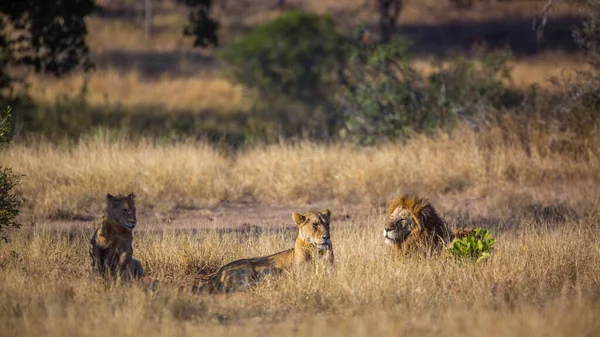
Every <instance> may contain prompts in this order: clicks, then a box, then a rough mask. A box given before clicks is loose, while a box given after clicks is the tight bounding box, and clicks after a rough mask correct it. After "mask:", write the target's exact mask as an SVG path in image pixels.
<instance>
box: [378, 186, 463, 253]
mask: <svg viewBox="0 0 600 337" xmlns="http://www.w3.org/2000/svg"><path fill="white" fill-rule="evenodd" d="M401 210H407V211H408V213H409V214H410V217H411V218H412V219H409V220H412V221H408V222H409V225H407V227H406V228H405V229H404V230H405V232H403V233H404V234H403V235H400V239H398V240H395V241H394V240H390V241H393V243H391V244H392V245H393V246H394V247H395V248H396V249H398V250H399V251H400V252H402V253H405V254H413V253H425V254H426V255H428V254H431V253H436V252H439V251H440V250H441V249H442V248H443V247H445V246H446V244H448V243H450V242H452V241H453V240H455V239H456V238H462V237H464V236H466V235H468V234H472V233H474V231H472V230H459V231H455V232H452V231H450V230H449V229H448V226H447V225H446V223H445V222H444V221H443V220H442V218H441V217H440V216H439V215H438V213H437V211H436V210H435V208H434V207H433V206H432V205H431V203H430V202H429V200H427V199H426V198H421V197H419V196H416V195H404V196H402V197H400V198H398V199H395V200H392V201H391V202H390V205H389V206H388V209H387V221H386V224H385V229H384V235H387V233H386V231H387V230H388V229H394V231H396V229H397V228H399V227H400V226H401V225H400V224H399V223H398V221H399V220H402V218H394V217H393V215H394V214H397V213H400V211H401ZM395 212H396V213H395Z"/></svg>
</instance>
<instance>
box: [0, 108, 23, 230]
mask: <svg viewBox="0 0 600 337" xmlns="http://www.w3.org/2000/svg"><path fill="white" fill-rule="evenodd" d="M10 119H11V115H10V107H8V108H7V109H6V110H4V113H3V114H2V115H0V146H1V147H4V146H6V145H7V144H8V143H9V142H10V139H11V129H10ZM20 179H21V175H19V174H15V173H13V171H12V169H11V168H9V167H2V166H0V239H1V240H4V241H7V236H8V231H10V230H11V229H16V228H19V227H20V224H19V223H18V222H17V221H16V218H17V216H18V215H19V207H20V206H21V204H22V203H23V202H24V201H25V199H24V198H21V197H18V196H17V195H14V194H11V193H12V189H13V188H14V187H15V186H17V185H18V184H19V180H20Z"/></svg>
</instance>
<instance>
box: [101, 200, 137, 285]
mask: <svg viewBox="0 0 600 337" xmlns="http://www.w3.org/2000/svg"><path fill="white" fill-rule="evenodd" d="M134 198H135V194H133V192H132V193H130V194H129V195H127V196H123V195H118V196H112V195H111V194H110V193H108V194H107V195H106V204H107V205H106V211H105V213H104V215H103V216H102V218H101V219H100V222H99V223H98V224H97V225H96V230H95V231H94V235H92V238H91V239H90V258H91V260H92V269H93V270H94V271H96V272H98V273H99V274H100V275H102V276H104V277H115V278H125V279H131V278H141V277H142V276H144V270H143V268H142V264H141V263H140V261H139V260H136V259H134V258H133V257H132V256H133V247H132V245H131V244H132V241H133V234H132V231H133V229H134V228H135V226H136V224H137V219H136V216H135V203H134Z"/></svg>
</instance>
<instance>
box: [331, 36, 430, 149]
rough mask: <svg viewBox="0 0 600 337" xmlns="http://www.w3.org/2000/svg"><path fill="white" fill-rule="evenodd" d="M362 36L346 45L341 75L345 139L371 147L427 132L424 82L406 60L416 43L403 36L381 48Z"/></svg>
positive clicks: (340, 103)
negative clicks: (414, 132) (384, 140)
mask: <svg viewBox="0 0 600 337" xmlns="http://www.w3.org/2000/svg"><path fill="white" fill-rule="evenodd" d="M361 35H362V32H361V30H360V29H359V30H357V31H356V33H355V35H354V36H353V38H352V39H351V42H350V43H348V44H347V45H346V49H345V52H346V53H345V56H346V59H345V63H344V65H343V68H342V69H341V71H340V75H341V81H340V82H341V86H340V87H339V88H338V91H337V99H338V103H339V107H338V108H339V109H341V112H342V115H343V116H344V124H343V125H342V128H341V132H340V135H341V136H342V138H348V139H352V140H354V141H355V142H357V143H362V144H370V143H373V142H375V141H376V140H378V139H381V138H396V137H399V136H406V135H407V133H408V132H409V131H410V130H411V129H421V128H422V126H423V124H424V122H425V120H426V119H427V117H426V116H425V114H424V112H425V111H426V110H424V109H423V105H422V103H423V102H422V98H423V91H424V86H423V84H424V83H423V79H422V78H421V77H420V75H419V74H418V73H417V72H416V71H415V70H414V69H412V68H411V66H410V63H409V59H408V57H407V56H406V51H407V50H408V48H409V46H410V42H409V41H408V40H406V39H402V38H398V39H394V40H391V41H389V42H387V43H385V44H380V43H378V42H371V41H365V40H364V39H363V38H362V37H361Z"/></svg>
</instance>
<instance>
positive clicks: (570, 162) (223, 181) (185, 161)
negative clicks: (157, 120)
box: [0, 127, 600, 217]
mask: <svg viewBox="0 0 600 337" xmlns="http://www.w3.org/2000/svg"><path fill="white" fill-rule="evenodd" d="M511 132H512V133H511V134H515V132H513V131H511ZM528 137H529V138H530V139H529V140H528V141H523V140H522V139H521V138H519V137H517V136H514V137H511V136H509V135H508V134H507V133H506V131H503V130H502V129H500V128H498V127H493V128H489V129H488V130H487V131H479V132H475V131H473V130H471V129H470V128H468V127H460V128H459V129H457V130H456V131H455V132H453V133H451V134H449V133H437V134H435V135H432V136H425V135H417V136H415V137H414V138H412V139H411V140H408V141H405V142H397V143H390V144H385V145H379V146H376V147H367V148H365V147H355V146H352V145H347V144H329V145H326V144H318V143H310V142H299V143H281V144H278V145H269V146H255V147H251V148H247V149H243V150H241V151H239V152H236V153H226V152H223V151H221V150H217V149H215V148H214V147H211V146H209V145H206V144H203V143H197V142H184V143H176V144H162V143H159V142H157V141H154V142H153V141H148V140H138V141H127V140H125V139H124V138H120V137H116V136H111V135H110V134H108V133H100V134H97V135H96V136H93V137H90V138H87V139H83V140H81V141H80V142H78V143H77V144H75V145H71V146H57V145H50V144H47V143H43V142H38V143H35V142H34V143H24V144H16V145H13V146H12V147H10V148H9V149H7V150H6V151H4V153H3V154H2V162H1V163H0V164H1V165H3V166H4V165H6V166H10V167H13V169H14V170H15V171H16V172H20V173H23V174H25V178H24V179H23V183H22V184H21V185H20V186H19V187H18V191H19V192H20V193H22V194H23V195H24V196H25V197H26V198H27V199H29V201H28V203H27V205H28V207H29V208H30V212H31V213H32V214H34V215H39V216H66V217H69V216H70V215H73V214H81V213H84V214H85V213H92V214H97V212H98V211H99V210H100V208H101V207H102V203H103V197H102V196H104V195H105V194H106V193H107V192H111V193H126V192H127V193H128V192H130V191H134V192H135V193H136V194H137V195H138V198H137V199H136V200H137V202H138V205H140V206H141V207H144V208H145V207H158V208H161V207H162V208H164V207H167V208H168V207H173V206H177V205H184V206H188V207H189V206H203V205H210V204H215V203H217V202H219V201H225V200H227V201H236V200H239V199H240V198H242V197H248V196H250V197H254V198H255V199H257V200H259V201H264V202H275V203H282V204H298V203H306V204H312V203H318V202H321V201H331V200H335V201H336V202H339V203H340V204H357V203H374V204H376V205H378V204H381V203H382V202H385V201H386V200H388V199H389V198H391V197H394V196H396V195H397V194H398V193H403V192H407V191H418V192H420V193H421V194H427V195H429V196H431V197H436V196H439V195H458V196H459V198H463V199H464V200H465V202H466V200H481V199H484V200H488V201H489V203H488V204H489V205H490V206H489V208H488V209H483V208H482V209H481V210H480V211H481V212H483V213H485V212H495V216H499V215H501V214H502V212H507V211H510V210H511V209H512V207H513V206H523V204H524V205H528V204H529V203H534V202H539V203H544V202H546V201H549V202H563V203H565V205H567V206H569V207H571V208H575V209H583V208H586V209H590V207H592V208H593V207H596V206H597V205H598V202H599V199H600V192H599V191H598V189H597V186H598V185H597V182H598V181H599V180H600V158H599V157H598V153H597V151H595V150H594V149H597V148H598V147H597V146H596V145H594V144H595V143H588V144H587V145H586V146H580V147H578V150H579V152H580V154H578V155H574V154H572V153H571V152H569V151H552V150H551V147H552V144H554V143H555V142H558V141H565V139H568V138H565V137H567V136H564V137H563V136H561V134H560V133H559V132H557V133H541V134H536V133H535V132H534V131H530V135H529V136H528ZM454 199H457V198H454ZM479 204H481V203H479ZM491 205H494V206H491ZM500 206H502V207H500Z"/></svg>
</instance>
